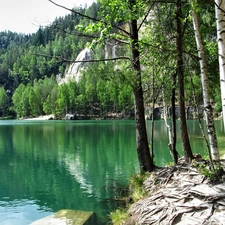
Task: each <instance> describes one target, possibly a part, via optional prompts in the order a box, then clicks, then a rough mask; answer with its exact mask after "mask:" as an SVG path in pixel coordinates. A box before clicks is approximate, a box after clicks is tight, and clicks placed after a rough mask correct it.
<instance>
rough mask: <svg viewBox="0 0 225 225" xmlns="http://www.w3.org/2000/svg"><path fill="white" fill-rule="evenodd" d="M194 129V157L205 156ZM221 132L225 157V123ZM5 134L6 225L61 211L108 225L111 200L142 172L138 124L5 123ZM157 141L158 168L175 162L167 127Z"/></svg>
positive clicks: (2, 216)
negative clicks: (85, 213)
mask: <svg viewBox="0 0 225 225" xmlns="http://www.w3.org/2000/svg"><path fill="white" fill-rule="evenodd" d="M150 124H151V123H150V121H148V122H147V127H148V132H150V126H151V125H150ZM188 127H189V130H190V139H191V145H192V147H193V150H194V152H198V153H201V154H203V155H205V154H206V152H205V148H204V141H203V138H201V135H200V131H199V128H198V125H197V123H196V121H188ZM216 128H217V133H218V139H219V146H220V149H221V150H222V151H224V153H225V134H224V130H223V127H222V123H221V121H216ZM0 134H1V135H0V174H1V179H0V224H1V225H28V224H30V223H31V222H33V221H35V220H37V219H40V218H42V217H45V216H48V215H50V214H52V213H53V212H56V211H58V210H61V209H75V210H83V211H93V212H95V213H96V214H97V218H98V225H101V224H106V223H107V221H108V218H107V215H108V214H109V211H110V210H111V209H113V207H114V205H113V204H111V203H112V202H111V201H106V199H110V198H112V197H113V196H114V195H115V192H114V190H116V188H117V187H118V186H119V187H120V186H121V185H126V184H127V182H128V180H129V177H130V176H131V175H132V173H136V172H138V170H139V165H138V161H137V154H136V148H135V125H134V121H0ZM178 135H179V129H178ZM154 136H155V144H154V148H155V155H156V164H157V165H164V164H166V163H167V162H169V161H172V159H171V157H170V154H169V152H168V150H167V143H168V137H167V130H166V127H165V125H164V122H162V121H157V122H156V123H155V134H154ZM179 148H181V144H180V142H179V143H178V149H179Z"/></svg>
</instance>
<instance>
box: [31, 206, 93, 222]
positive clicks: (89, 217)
mask: <svg viewBox="0 0 225 225" xmlns="http://www.w3.org/2000/svg"><path fill="white" fill-rule="evenodd" d="M95 221H96V217H95V214H94V213H93V212H84V211H78V210H69V209H63V210H60V211H58V212H57V213H55V214H53V215H50V216H47V217H44V218H42V219H39V220H37V221H35V222H33V223H31V224H30V225H93V224H95Z"/></svg>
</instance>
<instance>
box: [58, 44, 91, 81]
mask: <svg viewBox="0 0 225 225" xmlns="http://www.w3.org/2000/svg"><path fill="white" fill-rule="evenodd" d="M88 60H91V50H90V49H89V48H85V49H83V50H82V51H81V52H80V53H79V55H78V56H77V58H76V60H75V61H74V63H72V64H71V65H70V67H69V69H68V71H67V73H66V74H65V77H64V78H62V79H60V80H59V85H60V84H63V83H68V82H69V81H70V80H71V81H76V82H78V81H79V79H80V76H81V71H82V69H83V68H84V67H85V66H86V65H87V64H88V62H86V61H88Z"/></svg>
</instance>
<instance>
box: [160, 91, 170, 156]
mask: <svg viewBox="0 0 225 225" xmlns="http://www.w3.org/2000/svg"><path fill="white" fill-rule="evenodd" d="M162 96H163V118H164V121H165V124H166V127H167V129H168V135H169V144H168V147H169V149H170V153H171V155H173V154H172V146H173V134H172V128H171V126H170V125H169V124H168V120H167V107H166V102H165V97H164V88H163V93H162Z"/></svg>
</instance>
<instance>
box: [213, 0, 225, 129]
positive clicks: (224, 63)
mask: <svg viewBox="0 0 225 225" xmlns="http://www.w3.org/2000/svg"><path fill="white" fill-rule="evenodd" d="M215 12H216V25H217V42H218V55H219V68H220V88H221V98H222V114H223V124H224V128H225V0H215Z"/></svg>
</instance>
